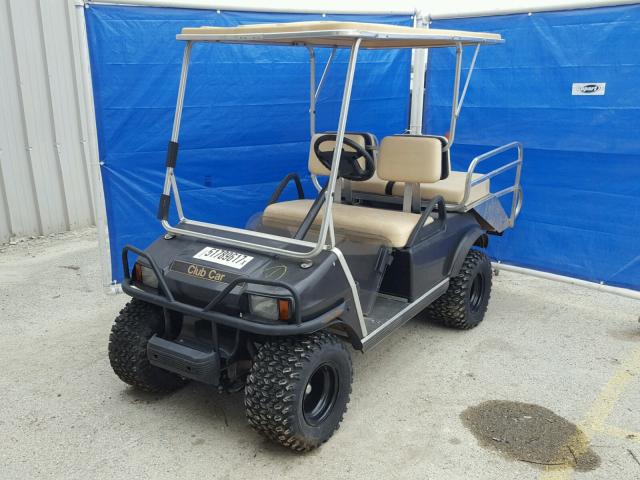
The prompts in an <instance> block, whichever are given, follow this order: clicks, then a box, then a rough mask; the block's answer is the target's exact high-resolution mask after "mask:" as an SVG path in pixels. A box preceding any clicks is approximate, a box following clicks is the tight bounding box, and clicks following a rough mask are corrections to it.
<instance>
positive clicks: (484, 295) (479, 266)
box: [426, 250, 491, 330]
mask: <svg viewBox="0 0 640 480" xmlns="http://www.w3.org/2000/svg"><path fill="white" fill-rule="evenodd" d="M490 295H491V262H490V261H489V259H488V258H487V256H486V255H485V254H484V252H482V251H480V250H469V253H467V257H466V258H465V260H464V263H463V264H462V268H461V269H460V272H459V273H458V275H456V276H455V277H453V278H451V280H450V282H449V288H448V289H447V291H446V292H445V293H444V295H442V296H441V297H440V298H438V299H437V300H436V301H435V302H433V303H432V304H431V305H429V306H428V307H427V309H426V314H427V317H428V318H429V319H431V320H435V321H437V322H439V323H442V324H443V325H446V326H447V327H452V328H458V329H461V330H469V329H470V328H473V327H477V326H478V325H479V324H480V322H482V320H483V319H484V314H485V313H486V311H487V306H488V304H489V297H490Z"/></svg>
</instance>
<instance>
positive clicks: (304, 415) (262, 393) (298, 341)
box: [245, 332, 353, 452]
mask: <svg viewBox="0 0 640 480" xmlns="http://www.w3.org/2000/svg"><path fill="white" fill-rule="evenodd" d="M352 377H353V373H352V367H351V356H350V355H349V352H348V351H347V349H346V348H345V346H344V344H343V343H342V342H341V341H340V340H338V339H337V338H336V337H335V336H334V335H331V334H328V333H324V332H321V333H315V334H313V335H309V336H306V337H291V338H283V339H278V340H273V341H269V342H267V343H265V344H263V345H262V346H261V347H260V349H259V351H258V354H257V355H256V358H255V360H254V364H253V367H252V369H251V373H250V374H249V376H248V378H247V384H246V387H245V407H246V413H247V419H248V420H249V423H250V424H251V426H252V427H253V428H254V429H255V430H257V431H258V432H260V433H261V434H263V435H264V436H266V437H267V438H269V439H271V440H274V441H276V442H278V443H280V444H281V445H283V446H285V447H288V448H290V449H292V450H295V451H299V452H301V451H307V450H312V449H314V448H316V447H318V446H320V445H321V444H322V443H324V442H326V441H327V440H328V439H329V438H330V437H331V436H332V435H333V433H334V432H335V430H336V429H337V428H338V426H339V424H340V422H341V421H342V417H343V415H344V412H345V411H346V410H347V404H348V403H349V395H350V393H351V381H352Z"/></svg>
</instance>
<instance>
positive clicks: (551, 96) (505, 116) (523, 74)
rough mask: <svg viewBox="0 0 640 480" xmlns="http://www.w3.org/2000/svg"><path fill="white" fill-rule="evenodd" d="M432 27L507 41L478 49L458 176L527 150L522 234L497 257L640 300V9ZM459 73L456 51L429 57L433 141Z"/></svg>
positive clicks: (494, 248) (495, 252)
mask: <svg viewBox="0 0 640 480" xmlns="http://www.w3.org/2000/svg"><path fill="white" fill-rule="evenodd" d="M431 27H432V28H451V29H463V30H477V31H488V32H498V33H501V34H502V35H503V37H504V38H505V39H506V42H507V43H506V44H505V45H501V46H495V47H486V49H485V50H484V52H483V51H482V50H481V52H480V56H479V58H478V61H477V65H476V72H475V73H474V76H473V80H472V82H471V86H470V88H469V91H468V93H467V97H466V101H465V105H464V107H463V109H462V113H461V118H460V121H459V123H458V129H457V132H456V145H455V146H454V147H453V149H452V160H453V162H454V166H455V168H456V169H463V168H464V169H466V167H467V165H468V163H469V162H470V161H471V159H472V158H473V157H474V156H475V155H477V154H478V153H481V152H484V151H487V150H489V149H491V148H493V147H495V146H498V145H502V144H505V143H508V142H510V141H513V140H519V141H521V142H522V143H523V144H524V147H525V158H524V168H523V177H522V183H523V185H524V207H523V210H522V214H521V215H520V217H519V218H518V221H517V224H516V228H515V229H513V230H512V231H509V232H507V233H506V234H505V236H504V237H503V238H492V239H491V240H492V241H491V247H490V253H491V255H492V256H493V258H495V259H498V260H501V261H503V262H505V263H510V264H514V265H519V266H524V267H529V268H533V269H537V270H544V271H548V272H553V273H558V274H562V275H568V276H572V277H577V278H582V279H586V280H590V281H594V282H604V283H605V284H608V285H615V286H621V287H627V288H632V289H636V290H638V289H640V135H639V131H640V83H639V82H638V79H639V78H640V50H639V49H638V48H637V47H638V39H639V38H640V6H639V5H631V6H621V7H608V8H596V9H587V10H573V11H566V12H550V13H534V14H533V15H531V16H528V15H526V14H525V15H508V16H496V17H482V18H466V19H450V20H436V21H434V22H433V23H432V25H431ZM469 50H470V49H469ZM465 55H466V58H467V62H466V64H467V65H468V62H469V60H470V58H471V56H472V52H471V51H469V52H465ZM453 65H454V53H453V52H451V51H444V50H434V51H431V52H430V53H429V64H428V72H429V74H428V80H427V99H426V106H425V112H426V114H425V117H426V118H425V125H426V130H427V131H429V132H430V133H440V134H442V133H445V132H446V131H447V130H448V122H449V117H450V108H451V95H452V90H451V85H452V78H453ZM574 82H575V83H589V82H606V89H605V95H603V96H572V94H571V92H572V84H573V83H574ZM507 180H509V179H505V181H507ZM505 181H503V182H496V184H499V186H498V188H500V187H501V186H506V183H505Z"/></svg>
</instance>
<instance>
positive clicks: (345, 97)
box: [319, 38, 362, 248]
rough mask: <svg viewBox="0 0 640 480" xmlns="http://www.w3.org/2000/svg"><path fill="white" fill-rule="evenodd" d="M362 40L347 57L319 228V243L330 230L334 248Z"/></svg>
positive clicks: (357, 42) (323, 241) (322, 242)
mask: <svg viewBox="0 0 640 480" xmlns="http://www.w3.org/2000/svg"><path fill="white" fill-rule="evenodd" d="M361 40H362V39H360V38H358V39H356V41H355V42H354V44H353V46H352V47H351V53H350V55H349V66H348V68H347V76H346V79H345V84H344V92H343V94H342V106H341V107H340V119H339V120H338V129H337V131H336V144H335V147H334V151H333V159H332V162H331V174H330V175H329V182H328V183H327V191H326V193H325V195H326V199H325V202H324V204H325V207H324V208H325V209H326V211H325V215H324V218H323V219H322V225H321V226H320V238H319V243H321V244H325V243H326V239H327V231H328V230H329V228H331V243H330V246H331V248H333V247H334V246H335V238H334V234H333V216H332V215H333V197H334V193H335V189H336V182H337V180H338V169H339V167H340V152H342V144H343V140H344V132H345V130H346V128H347V116H348V114H349V103H350V101H351V87H352V85H353V76H354V74H355V70H356V60H357V58H358V51H359V50H360V42H361Z"/></svg>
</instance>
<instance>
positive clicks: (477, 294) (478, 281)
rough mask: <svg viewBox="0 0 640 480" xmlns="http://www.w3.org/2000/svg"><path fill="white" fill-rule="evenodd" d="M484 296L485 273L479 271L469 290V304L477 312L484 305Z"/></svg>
mask: <svg viewBox="0 0 640 480" xmlns="http://www.w3.org/2000/svg"><path fill="white" fill-rule="evenodd" d="M483 297H484V275H482V274H481V273H478V274H477V275H476V276H475V277H474V279H473V282H472V283H471V290H469V306H470V308H471V311H472V312H477V311H478V310H479V309H480V305H482V299H483Z"/></svg>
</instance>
